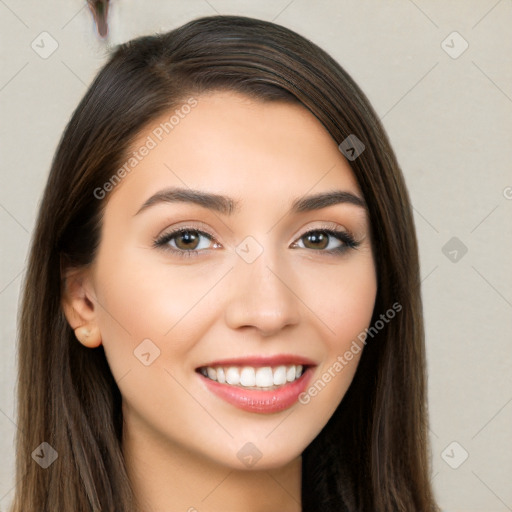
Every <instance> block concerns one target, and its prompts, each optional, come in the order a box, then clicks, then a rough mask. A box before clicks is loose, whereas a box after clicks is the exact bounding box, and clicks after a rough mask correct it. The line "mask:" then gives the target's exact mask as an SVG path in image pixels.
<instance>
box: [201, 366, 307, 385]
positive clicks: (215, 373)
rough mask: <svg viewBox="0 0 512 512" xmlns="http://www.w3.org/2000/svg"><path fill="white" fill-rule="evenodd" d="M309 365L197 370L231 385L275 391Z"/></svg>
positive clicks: (217, 367)
mask: <svg viewBox="0 0 512 512" xmlns="http://www.w3.org/2000/svg"><path fill="white" fill-rule="evenodd" d="M308 368H309V366H308V365H302V364H290V365H276V366H259V367H255V366H202V367H200V368H198V369H197V370H196V371H197V372H198V373H201V375H203V376H204V377H206V378H208V379H210V380H213V381H215V382H218V383H219V384H227V385H229V386H233V387H237V388H242V389H247V390H260V391H273V390H275V389H280V388H281V387H283V386H285V385H287V384H290V383H291V382H294V381H296V380H297V379H299V378H300V377H301V376H302V375H303V374H304V372H305V371H306V370H307V369H308Z"/></svg>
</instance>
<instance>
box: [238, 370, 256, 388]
mask: <svg viewBox="0 0 512 512" xmlns="http://www.w3.org/2000/svg"><path fill="white" fill-rule="evenodd" d="M240 384H242V386H256V372H255V371H254V368H251V367H250V366H245V367H244V368H242V373H241V374H240Z"/></svg>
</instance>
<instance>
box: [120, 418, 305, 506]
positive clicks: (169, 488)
mask: <svg viewBox="0 0 512 512" xmlns="http://www.w3.org/2000/svg"><path fill="white" fill-rule="evenodd" d="M124 427H125V428H124V431H123V454H124V458H125V463H126V467H127V471H128V476H129V478H130V481H131V485H132V488H133V490H134V493H135V496H136V501H137V505H138V508H139V510H140V512H169V511H171V510H178V511H183V512H202V511H203V510H208V512H227V511H240V510H243V511H244V512H266V511H268V510H269V509H270V510H279V511H280V512H300V511H301V468H302V458H301V457H300V456H299V457H297V458H296V459H294V460H292V461H291V462H289V463H288V464H286V465H284V466H280V467H276V468H270V469H259V470H258V469H256V468H254V469H246V470H241V469H236V468H232V467H228V466H225V465H222V464H219V463H216V462H215V461H213V460H211V459H209V458H207V457H203V456H201V454H198V453H195V452H192V451H190V450H187V449H185V448H184V447H183V446H180V445H177V444H173V443H172V442H169V440H168V439H166V440H165V441H163V440H162V439H161V438H160V439H159V438H158V437H157V436H151V435H148V433H147V432H145V433H143V430H141V429H134V428H130V426H129V425H128V424H126V423H125V425H124Z"/></svg>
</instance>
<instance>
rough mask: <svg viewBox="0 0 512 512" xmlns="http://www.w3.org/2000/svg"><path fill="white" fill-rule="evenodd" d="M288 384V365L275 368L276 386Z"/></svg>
mask: <svg viewBox="0 0 512 512" xmlns="http://www.w3.org/2000/svg"><path fill="white" fill-rule="evenodd" d="M283 384H286V366H278V367H277V368H276V369H275V370H274V386H282V385H283Z"/></svg>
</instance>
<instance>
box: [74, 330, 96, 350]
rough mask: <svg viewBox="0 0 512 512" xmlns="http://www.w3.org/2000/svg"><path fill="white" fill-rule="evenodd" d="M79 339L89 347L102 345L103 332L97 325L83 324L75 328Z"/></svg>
mask: <svg viewBox="0 0 512 512" xmlns="http://www.w3.org/2000/svg"><path fill="white" fill-rule="evenodd" d="M75 336H76V338H77V340H78V341H79V342H80V343H81V344H82V345H84V346H85V347H88V348H96V347H98V346H100V345H101V334H100V331H99V329H98V327H97V326H96V325H94V326H92V325H82V326H80V327H77V328H76V329H75Z"/></svg>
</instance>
